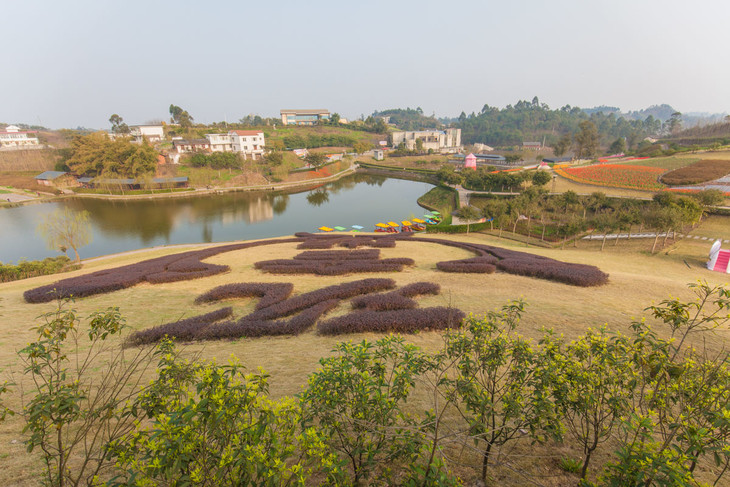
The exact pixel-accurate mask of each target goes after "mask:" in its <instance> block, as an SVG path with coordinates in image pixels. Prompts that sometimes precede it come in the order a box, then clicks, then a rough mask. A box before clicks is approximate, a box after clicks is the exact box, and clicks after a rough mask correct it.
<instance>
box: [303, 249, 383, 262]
mask: <svg viewBox="0 0 730 487" xmlns="http://www.w3.org/2000/svg"><path fill="white" fill-rule="evenodd" d="M379 258H380V250H378V249H363V250H330V251H324V252H311V251H309V252H302V253H300V254H298V255H296V256H294V259H296V260H344V259H351V260H366V259H379Z"/></svg>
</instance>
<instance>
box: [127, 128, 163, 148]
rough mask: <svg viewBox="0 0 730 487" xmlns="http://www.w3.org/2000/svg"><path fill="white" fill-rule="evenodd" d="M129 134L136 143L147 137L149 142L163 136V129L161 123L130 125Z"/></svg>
mask: <svg viewBox="0 0 730 487" xmlns="http://www.w3.org/2000/svg"><path fill="white" fill-rule="evenodd" d="M129 128H130V135H131V136H132V137H134V141H135V142H136V143H138V144H141V143H142V139H143V138H145V137H146V138H147V140H148V141H150V142H159V141H161V140H162V139H164V138H165V131H164V129H163V128H162V125H132V126H131V127H129Z"/></svg>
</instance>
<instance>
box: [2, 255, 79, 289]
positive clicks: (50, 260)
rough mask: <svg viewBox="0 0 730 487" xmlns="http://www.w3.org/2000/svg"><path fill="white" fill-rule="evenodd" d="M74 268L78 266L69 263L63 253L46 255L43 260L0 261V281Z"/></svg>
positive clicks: (15, 279) (44, 274)
mask: <svg viewBox="0 0 730 487" xmlns="http://www.w3.org/2000/svg"><path fill="white" fill-rule="evenodd" d="M76 268H78V267H77V266H74V265H71V259H69V258H68V257H67V256H65V255H61V256H59V257H47V258H45V259H43V260H30V261H28V260H21V261H19V262H18V263H17V264H3V263H2V262H0V282H10V281H17V280H19V279H27V278H29V277H36V276H46V275H49V274H56V273H58V272H62V271H65V270H73V269H76Z"/></svg>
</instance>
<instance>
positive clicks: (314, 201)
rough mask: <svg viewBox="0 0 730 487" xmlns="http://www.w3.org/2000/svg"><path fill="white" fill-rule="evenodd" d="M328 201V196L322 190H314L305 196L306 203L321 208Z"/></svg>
mask: <svg viewBox="0 0 730 487" xmlns="http://www.w3.org/2000/svg"><path fill="white" fill-rule="evenodd" d="M333 192H334V191H333ZM329 200H330V195H329V194H328V193H327V191H326V190H323V189H317V190H314V191H312V192H310V193H309V194H308V195H307V202H308V203H309V204H310V205H312V206H322V205H323V204H325V203H329Z"/></svg>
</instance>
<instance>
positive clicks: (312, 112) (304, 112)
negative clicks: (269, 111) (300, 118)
mask: <svg viewBox="0 0 730 487" xmlns="http://www.w3.org/2000/svg"><path fill="white" fill-rule="evenodd" d="M280 111H281V114H282V115H284V114H285V113H286V114H290V113H293V114H299V115H319V114H320V113H329V112H330V111H329V110H325V109H317V110H310V109H305V110H296V109H291V110H284V109H282V110H280Z"/></svg>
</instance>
